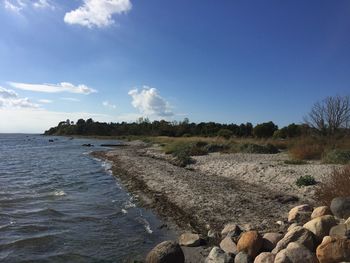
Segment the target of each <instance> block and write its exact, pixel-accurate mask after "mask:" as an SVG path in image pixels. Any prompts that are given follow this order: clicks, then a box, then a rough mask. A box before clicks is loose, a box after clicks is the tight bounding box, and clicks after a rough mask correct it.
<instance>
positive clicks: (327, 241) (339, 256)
mask: <svg viewBox="0 0 350 263" xmlns="http://www.w3.org/2000/svg"><path fill="white" fill-rule="evenodd" d="M316 255H317V258H318V261H319V262H320V263H337V262H341V261H345V262H346V261H350V239H347V238H342V237H330V236H327V237H325V238H324V239H323V241H322V243H321V245H319V246H318V247H317V249H316Z"/></svg>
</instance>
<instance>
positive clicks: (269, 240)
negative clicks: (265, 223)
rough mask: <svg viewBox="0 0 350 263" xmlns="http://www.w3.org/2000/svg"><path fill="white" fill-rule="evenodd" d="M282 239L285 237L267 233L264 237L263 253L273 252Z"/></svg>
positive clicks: (279, 234)
mask: <svg viewBox="0 0 350 263" xmlns="http://www.w3.org/2000/svg"><path fill="white" fill-rule="evenodd" d="M282 238H283V235H282V234H281V233H266V234H265V235H264V236H263V247H262V249H263V251H272V250H273V249H274V248H275V247H276V245H277V243H278V241H280V240H281V239H282Z"/></svg>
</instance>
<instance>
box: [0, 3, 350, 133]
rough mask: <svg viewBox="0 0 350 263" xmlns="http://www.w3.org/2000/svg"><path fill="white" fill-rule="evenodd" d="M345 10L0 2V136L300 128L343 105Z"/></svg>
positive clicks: (349, 18)
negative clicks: (96, 126) (172, 127)
mask: <svg viewBox="0 0 350 263" xmlns="http://www.w3.org/2000/svg"><path fill="white" fill-rule="evenodd" d="M349 47H350V1H347V0H338V1H322V0H308V1H304V0H293V1H280V0H279V1H277V0H276V1H271V0H265V1H247V0H241V1H236V0H222V1H209V0H190V1H189V0H177V1H169V0H162V1H160V0H147V1H140V0H138V1H136V0H135V1H133V0H76V1H71V0H69V1H68V0H60V1H58V0H0V117H1V122H0V132H43V130H45V129H46V128H48V127H50V126H53V125H56V123H57V122H58V121H60V120H64V119H67V118H69V119H72V120H74V121H75V120H77V119H78V118H80V117H83V118H88V117H92V118H93V119H95V120H100V121H115V122H116V121H134V120H136V119H137V118H138V117H140V116H147V117H149V118H150V119H168V120H182V119H184V118H185V117H188V118H189V119H190V120H191V121H195V122H200V121H217V122H225V123H238V124H239V123H241V122H247V121H250V122H253V123H254V124H256V123H259V122H264V121H270V120H272V121H274V122H275V123H277V124H278V125H280V126H283V125H286V124H289V123H291V122H297V123H298V122H301V121H302V119H303V116H304V115H305V114H306V113H307V112H308V111H309V109H310V107H311V105H312V104H313V103H314V102H316V101H318V100H321V99H323V98H324V97H326V96H329V95H337V94H338V95H348V94H349V90H350V88H349V86H350V48H349Z"/></svg>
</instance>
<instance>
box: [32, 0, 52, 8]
mask: <svg viewBox="0 0 350 263" xmlns="http://www.w3.org/2000/svg"><path fill="white" fill-rule="evenodd" d="M33 7H34V8H37V9H46V8H50V9H55V7H54V5H53V4H52V3H51V2H50V1H49V0H37V1H36V2H34V3H33Z"/></svg>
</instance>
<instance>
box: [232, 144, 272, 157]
mask: <svg viewBox="0 0 350 263" xmlns="http://www.w3.org/2000/svg"><path fill="white" fill-rule="evenodd" d="M239 150H240V152H243V153H267V154H274V153H278V149H277V148H276V147H275V146H273V145H272V144H266V145H258V144H254V143H245V144H242V145H241V146H240V147H239Z"/></svg>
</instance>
